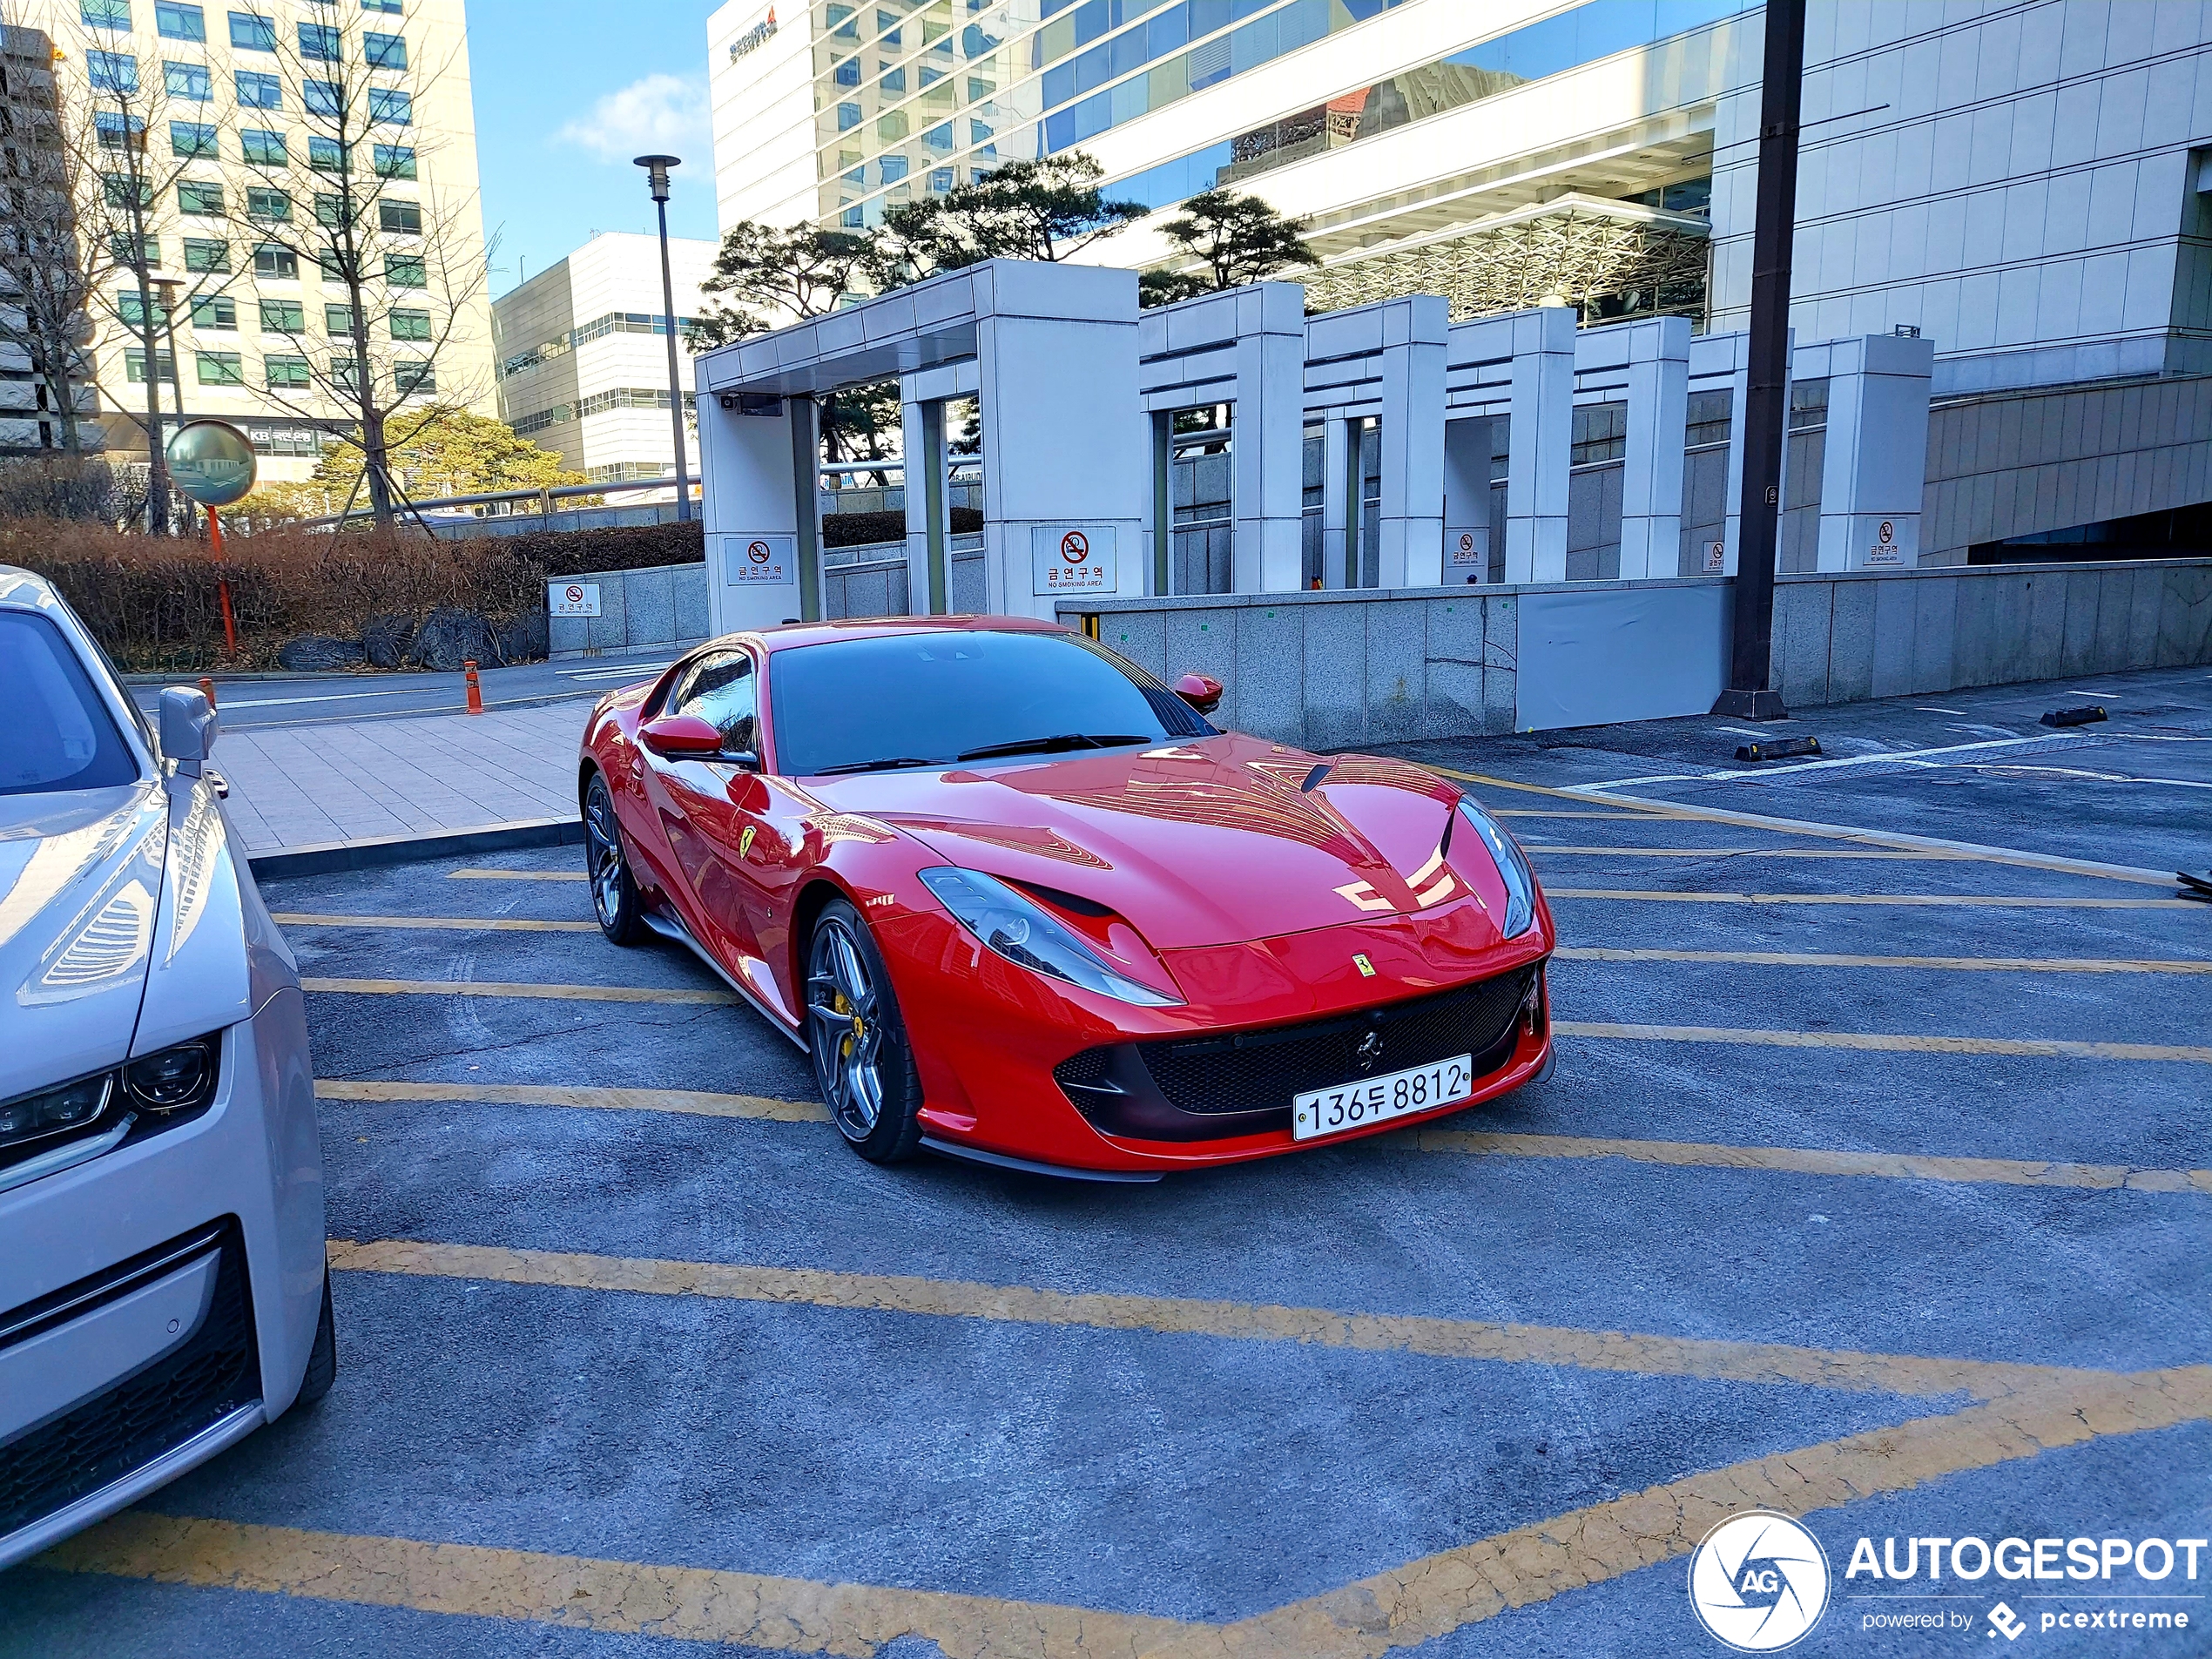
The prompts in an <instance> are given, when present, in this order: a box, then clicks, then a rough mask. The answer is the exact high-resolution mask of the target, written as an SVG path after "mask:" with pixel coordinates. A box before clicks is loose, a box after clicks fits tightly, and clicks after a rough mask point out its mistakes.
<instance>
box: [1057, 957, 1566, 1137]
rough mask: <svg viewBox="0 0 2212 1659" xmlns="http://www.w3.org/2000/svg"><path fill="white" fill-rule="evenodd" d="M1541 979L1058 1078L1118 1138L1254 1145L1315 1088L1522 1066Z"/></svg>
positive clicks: (1062, 1071)
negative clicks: (1518, 1046)
mask: <svg viewBox="0 0 2212 1659" xmlns="http://www.w3.org/2000/svg"><path fill="white" fill-rule="evenodd" d="M1539 972H1541V968H1539V967H1537V966H1535V965H1532V966H1530V967H1527V968H1520V969H1517V970H1515V971H1514V972H1513V973H1510V974H1501V975H1500V976H1498V977H1497V978H1495V979H1489V980H1480V981H1476V982H1475V983H1474V984H1471V985H1462V986H1459V987H1456V988H1453V989H1452V990H1449V991H1440V992H1438V993H1436V994H1434V995H1429V996H1422V997H1415V998H1413V999H1411V1000H1409V1001H1404V1002H1393V1003H1388V1004H1386V1005H1385V1006H1383V1007H1380V1008H1364V1009H1361V1010H1359V1012H1357V1013H1354V1014H1345V1015H1332V1016H1331V1017H1330V1018H1328V1019H1325V1020H1310V1021H1307V1022H1304V1023H1302V1024H1298V1025H1289V1026H1273V1027H1270V1028H1265V1029H1263V1030H1258V1031H1237V1032H1225V1033H1223V1034H1222V1035H1217V1036H1204V1037H1174V1038H1163V1039H1159V1040H1157V1041H1154V1042H1133V1043H1122V1044H1114V1045H1109V1046H1108V1047H1105V1048H1099V1049H1084V1050H1083V1051H1082V1053H1081V1054H1078V1055H1071V1056H1069V1058H1068V1059H1066V1060H1063V1061H1062V1062H1060V1064H1059V1065H1057V1066H1055V1067H1054V1068H1053V1076H1054V1078H1055V1080H1056V1081H1057V1082H1059V1084H1060V1086H1061V1088H1062V1090H1063V1091H1064V1092H1066V1094H1067V1096H1068V1098H1069V1100H1070V1101H1072V1102H1073V1103H1075V1105H1076V1109H1077V1110H1079V1111H1081V1112H1082V1113H1083V1114H1084V1116H1087V1117H1089V1119H1090V1120H1091V1121H1092V1122H1093V1123H1096V1124H1097V1125H1098V1126H1099V1127H1100V1128H1102V1129H1103V1130H1106V1131H1107V1132H1108V1133H1109V1134H1125V1135H1130V1136H1136V1137H1138V1138H1159V1139H1173V1140H1198V1139H1209V1138H1217V1137H1218V1136H1224V1135H1247V1134H1251V1133H1255V1132H1257V1131H1258V1130H1264V1129H1267V1128H1270V1127H1279V1126H1280V1125H1281V1124H1287V1123H1289V1122H1290V1116H1291V1097H1292V1096H1296V1095H1301V1094H1304V1093H1305V1092H1306V1091H1307V1090H1309V1089H1332V1088H1334V1087H1336V1086H1337V1085H1339V1084H1340V1083H1346V1082H1352V1081H1354V1080H1356V1079H1358V1078H1360V1077H1369V1076H1381V1075H1382V1074H1384V1073H1386V1072H1393V1071H1403V1070H1406V1069H1409V1068H1411V1067H1414V1066H1425V1065H1430V1064H1433V1063H1434V1062H1437V1061H1440V1060H1448V1059H1450V1058H1452V1056H1453V1055H1462V1054H1466V1055H1474V1064H1475V1075H1476V1076H1487V1075H1488V1074H1489V1073H1490V1072H1493V1071H1495V1070H1496V1069H1498V1068H1499V1067H1501V1066H1503V1065H1505V1064H1506V1063H1507V1062H1508V1061H1509V1060H1510V1059H1511V1058H1512V1057H1513V1047H1514V1045H1513V1035H1514V1020H1515V1018H1516V1016H1517V1015H1519V1013H1520V1011H1521V1004H1522V1002H1523V1001H1525V1000H1526V998H1527V995H1528V994H1529V991H1530V988H1531V987H1532V985H1533V984H1534V981H1535V979H1536V976H1537V974H1539ZM1231 1120H1234V1121H1233V1122H1232V1121H1231ZM1278 1120H1279V1123H1278Z"/></svg>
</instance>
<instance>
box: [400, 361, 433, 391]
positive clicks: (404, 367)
mask: <svg viewBox="0 0 2212 1659" xmlns="http://www.w3.org/2000/svg"><path fill="white" fill-rule="evenodd" d="M392 387H393V389H394V390H395V391H396V392H398V394H399V395H401V397H413V396H415V395H417V394H418V393H423V394H427V393H430V392H435V391H436V390H437V389H438V372H437V370H436V369H435V368H434V367H433V366H432V365H430V364H428V363H421V362H415V361H406V360H403V361H400V362H396V363H395V364H393V365H392Z"/></svg>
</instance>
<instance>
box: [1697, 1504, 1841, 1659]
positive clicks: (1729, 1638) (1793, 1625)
mask: <svg viewBox="0 0 2212 1659" xmlns="http://www.w3.org/2000/svg"><path fill="white" fill-rule="evenodd" d="M1828 1588H1829V1572H1828V1556H1827V1553H1826V1552H1825V1551H1824V1550H1823V1549H1822V1548H1820V1541H1819V1540H1818V1539H1817V1538H1815V1537H1814V1536H1813V1535H1812V1534H1811V1533H1810V1532H1808V1531H1807V1530H1806V1529H1805V1528H1804V1527H1802V1526H1800V1525H1799V1524H1798V1523H1797V1521H1792V1520H1791V1518H1790V1517H1789V1516H1787V1515H1780V1514H1773V1513H1771V1512H1770V1511H1768V1510H1764V1509H1750V1510H1746V1511H1744V1512H1743V1514H1735V1515H1730V1517H1729V1518H1728V1519H1727V1520H1726V1521H1723V1522H1721V1524H1720V1525H1719V1526H1717V1527H1714V1528H1713V1530H1712V1531H1711V1532H1710V1533H1708V1534H1705V1541H1704V1542H1703V1543H1701V1544H1699V1545H1698V1546H1697V1548H1696V1552H1695V1553H1694V1554H1691V1556H1690V1558H1689V1605H1690V1607H1691V1608H1693V1609H1694V1610H1695V1611H1696V1615H1697V1620H1698V1622H1699V1623H1701V1624H1703V1626H1704V1627H1705V1629H1706V1630H1707V1632H1708V1633H1709V1634H1710V1635H1712V1636H1713V1637H1714V1638H1715V1639H1716V1641H1719V1642H1725V1643H1726V1644H1727V1645H1728V1646H1730V1647H1731V1648H1733V1649H1736V1650H1737V1652H1738V1653H1777V1652H1779V1651H1780V1650H1781V1649H1784V1648H1786V1647H1789V1646H1790V1645H1791V1643H1793V1642H1799V1641H1802V1640H1803V1639H1804V1637H1805V1636H1806V1635H1810V1634H1811V1630H1812V1628H1813V1627H1814V1626H1815V1625H1817V1624H1818V1623H1819V1622H1820V1615H1822V1614H1824V1613H1825V1612H1826V1611H1827V1610H1828Z"/></svg>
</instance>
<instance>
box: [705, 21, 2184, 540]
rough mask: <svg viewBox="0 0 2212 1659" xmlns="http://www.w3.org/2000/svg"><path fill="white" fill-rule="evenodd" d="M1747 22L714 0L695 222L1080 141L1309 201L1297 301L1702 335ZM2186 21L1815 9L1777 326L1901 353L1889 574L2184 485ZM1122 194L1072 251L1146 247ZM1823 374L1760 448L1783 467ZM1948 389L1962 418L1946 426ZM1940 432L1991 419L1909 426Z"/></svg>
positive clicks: (2162, 504) (1125, 171)
mask: <svg viewBox="0 0 2212 1659" xmlns="http://www.w3.org/2000/svg"><path fill="white" fill-rule="evenodd" d="M2208 30H2212V24H2208V22H2207V14H2206V12H2205V10H2204V9H2203V8H2202V7H2201V6H2199V5H2196V4H2195V3H2184V0H2118V3H2104V0H1979V3H1973V0H1968V3H1956V4H1946V5H1936V4H1919V3H1905V0H1824V3H1816V4H1814V5H1813V6H1812V7H1811V20H1810V27H1809V34H1808V40H1807V48H1806V63H1805V75H1804V124H1805V125H1804V141H1803V159H1802V170H1801V178H1800V184H1799V188H1798V199H1797V214H1798V230H1797V241H1796V252H1795V278H1794V286H1793V290H1792V293H1793V303H1792V310H1791V320H1792V323H1793V325H1794V327H1795V328H1796V330H1797V338H1798V339H1799V341H1805V342H1821V341H1833V340H1839V339H1844V338H1850V337H1861V336H1864V335H1866V334H1892V333H1897V332H1908V333H1910V332H1917V334H1919V336H1920V337H1921V338H1923V339H1925V340H1927V341H1931V342H1932V345H1933V347H1934V354H1935V358H1934V371H1933V379H1932V391H1933V394H1934V395H1935V398H1936V400H1937V412H1938V418H1937V419H1936V420H1935V421H1933V422H1932V426H1931V431H1932V434H1933V436H1932V439H1931V445H1932V448H1931V453H1930V455H1929V458H1928V484H1929V500H1928V510H1927V519H1926V523H1925V526H1924V533H1923V536H1922V541H1921V545H1920V550H1919V557H1920V559H1921V561H1922V562H1923V563H1933V562H1958V561H1960V560H1963V559H1965V558H1966V557H1967V556H1969V553H1970V550H1973V549H1974V548H1977V547H1980V548H1985V549H1986V548H1990V547H1993V546H1995V545H1996V544H1998V543H2010V542H2015V541H2018V540H2019V539H2020V538H2023V537H2037V536H2050V535H2060V536H2066V535H2076V534H2078V535H2079V536H2081V537H2083V538H2085V539H2087V540H2089V541H2092V542H2094V541H2099V540H2102V541H2106V542H2107V543H2110V542H2114V541H2118V542H2121V543H2127V542H2128V541H2130V539H2131V538H2134V537H2138V536H2148V535H2150V534H2152V531H2151V530H2150V529H2146V528H2145V527H2144V526H2143V525H2142V524H2140V523H2133V522H2134V521H2137V520H2141V519H2144V518H2145V517H2146V516H2148V515H2153V514H2158V513H2168V512H2170V511H2172V510H2173V509H2178V508H2182V507H2188V506H2191V505H2195V504H2197V503H2201V502H2208V501H2212V446H2208V444H2207V443H2205V442H2198V441H2197V434H2198V432H2199V431H2200V430H2201V429H2202V419H2201V417H2202V415H2203V414H2204V413H2205V412H2206V410H2207V408H2212V402H2209V401H2208V400H2206V399H2205V398H2203V397H2202V396H2200V395H2199V393H2200V391H2201V390H2202V387H2203V386H2204V385H2206V384H2209V383H2212V382H2202V381H2198V380H2197V379H2196V378H2195V377H2197V376H2199V375H2202V374H2206V373H2207V372H2208V371H2209V370H2212V361H2208V354H2209V353H2212V221H2208V219H2207V218H2206V208H2205V200H2204V198H2203V196H2202V195H2201V194H2200V193H2199V188H2198V187H2199V185H2200V184H2201V183H2202V184H2205V185H2212V172H2207V171H2206V167H2205V162H2206V148H2205V147H2206V146H2207V145H2212V64H2208V45H2212V35H2209V34H2208ZM1763 31H1764V10H1763V8H1759V7H1744V6H1742V5H1740V4H1738V3H1737V0H1588V3H1583V4H1579V5H1559V4H1556V3H1545V0H1498V3H1483V4H1479V5H1478V4H1473V3H1467V0H1174V3H1146V0H1084V3H1080V4H1076V3H1056V0H957V3H954V4H947V3H943V0H936V3H919V0H867V3H863V4H846V3H816V4H813V5H810V6H803V7H802V6H797V5H788V4H787V5H786V6H784V7H783V8H782V9H781V11H780V13H779V12H777V11H775V10H771V9H767V8H762V7H758V6H755V5H752V4H750V3H745V0H736V3H732V4H730V5H726V6H725V7H723V8H722V9H721V10H718V11H717V12H716V13H714V15H713V16H712V17H711V19H710V20H709V24H708V36H707V47H708V52H709V68H710V75H711V84H712V103H713V111H714V120H715V135H716V154H717V176H718V198H719V201H720V206H721V212H722V214H723V219H724V222H725V223H728V222H729V221H731V220H732V219H738V218H751V219H762V220H765V221H766V222H769V223H773V224H784V223H790V222H793V221H795V220H799V219H809V220H812V221H813V222H815V223H817V224H820V225H824V226H850V227H866V226H869V225H872V224H873V223H876V222H878V221H879V220H880V217H881V215H882V213H883V212H884V210H885V209H886V208H887V206H891V205H893V204H894V203H896V202H899V201H901V200H905V199H911V198H912V197H914V196H915V195H917V194H921V193H927V192H943V191H945V190H948V189H949V188H951V187H952V186H953V185H954V184H955V183H957V182H959V181H961V180H962V179H968V178H972V177H974V175H975V174H977V173H978V172H989V171H990V170H992V169H993V168H995V167H996V166H998V165H1002V164H1003V163H1004V162H1005V161H1007V160H1008V159H1011V158H1016V157H1036V156H1041V155H1053V154H1060V153H1064V152H1070V151H1074V150H1082V151H1083V152H1087V153H1089V154H1090V155H1091V156H1094V157H1095V158H1097V160H1098V161H1099V162H1100V163H1101V164H1102V165H1103V167H1104V168H1105V171H1106V174H1107V178H1108V180H1109V194H1110V195H1113V196H1116V197H1120V198H1124V199H1136V200H1139V201H1141V202H1143V203H1144V204H1145V205H1146V206H1150V207H1153V208H1155V209H1160V210H1165V209H1169V208H1171V207H1172V206H1174V205H1175V204H1176V203H1177V202H1178V201H1180V200H1182V199H1184V198H1186V197H1188V196H1190V194H1192V193H1194V192H1197V191H1200V190H1204V189H1208V188H1211V187H1215V186H1217V185H1227V186H1232V187H1234V188H1237V189H1239V190H1244V191H1249V192H1254V193H1257V194H1259V195H1261V196H1264V198H1265V199H1267V200H1268V201H1270V202H1271V204H1272V205H1273V206H1276V207H1277V208H1278V209H1279V210H1280V211H1282V212H1285V213H1289V214H1291V215H1295V216H1298V217H1299V218H1302V219H1305V220H1306V221H1307V223H1308V225H1309V226H1310V227H1311V243H1312V246H1313V247H1314V248H1315V250H1316V251H1317V252H1318V253H1320V254H1321V255H1322V257H1323V260H1324V261H1325V264H1324V266H1323V267H1322V268H1321V269H1320V270H1318V272H1314V273H1310V274H1308V275H1306V276H1305V278H1304V279H1303V280H1305V287H1306V293H1307V298H1308V303H1309V305H1310V306H1312V307H1315V308H1318V309H1333V308H1338V307H1348V306H1356V305H1360V304H1364V303H1367V302H1370V301H1372V300H1381V299H1386V298H1390V297H1393V296H1397V295H1402V294H1410V293H1433V294H1439V295H1441V296H1443V297H1444V298H1445V299H1446V300H1447V301H1448V303H1449V307H1450V314H1451V316H1452V318H1453V320H1454V321H1459V320H1467V319H1469V318H1474V317H1479V316H1483V315H1487V314H1497V313H1502V312H1507V311H1511V310H1515V309H1519V308H1522V307H1530V306H1534V305H1537V304H1540V303H1546V302H1551V303H1557V302H1560V301H1564V302H1566V303H1568V304H1569V305H1571V306H1573V307H1575V308H1576V310H1577V312H1578V314H1579V315H1580V317H1581V320H1582V322H1583V323H1584V324H1585V325H1586V326H1590V325H1597V324H1602V323H1604V322H1608V321H1612V320H1622V319H1634V318H1637V317H1643V316H1651V315H1683V316H1687V317H1689V319H1690V320H1691V321H1692V324H1693V326H1694V327H1696V329H1697V330H1698V331H1699V332H1700V333H1701V334H1729V333H1731V332H1737V331H1740V330H1742V329H1743V327H1744V326H1745V321H1746V319H1747V316H1748V308H1749V302H1750V239H1751V228H1752V212H1753V202H1754V194H1755V188H1756V172H1757V169H1756V165H1755V162H1756V149H1755V145H1754V144H1753V142H1752V141H1753V139H1754V138H1755V137H1756V134H1757V125H1758V105H1759V76H1760V66H1761V51H1762V42H1763ZM1158 217H1159V216H1158V215H1156V217H1155V219H1153V220H1151V221H1148V222H1147V223H1145V224H1143V225H1140V226H1136V228H1134V229H1132V230H1130V231H1129V232H1126V233H1123V234H1122V235H1120V236H1117V237H1115V238H1113V239H1109V240H1107V241H1104V242H1102V243H1099V244H1096V245H1095V246H1094V247H1092V248H1091V249H1089V250H1086V252H1085V253H1083V254H1082V256H1081V257H1082V258H1083V259H1085V260H1095V261H1098V262H1103V263H1112V264H1123V265H1133V266H1149V265H1153V264H1157V263H1163V262H1169V261H1170V260H1171V257H1172V250H1171V248H1170V246H1169V245H1167V244H1166V243H1165V242H1164V240H1163V239H1161V238H1160V236H1159V235H1158V233H1157V228H1156V226H1157V219H1158ZM1819 391H1820V388H1817V387H1815V386H1812V385H1810V384H1809V385H1807V386H1806V387H1805V388H1804V394H1803V396H1802V397H1801V398H1800V400H1799V408H1797V413H1796V416H1795V421H1794V423H1793V428H1792V431H1793V438H1792V444H1791V448H1792V451H1793V454H1797V455H1809V456H1816V457H1817V441H1818V435H1819V432H1820V428H1821V426H1822V420H1821V408H1822V405H1821V404H1820V401H1819ZM1959 400H1982V401H1985V402H1988V403H1989V407H1988V408H1986V409H1984V410H1983V411H1982V414H1981V416H1979V417H1977V418H1974V419H1972V420H1967V419H1955V420H1946V419H1944V418H1943V413H1944V411H1945V410H1946V408H1948V407H1950V406H1951V405H1952V404H1953V403H1956V402H1957V401H1959ZM1991 400H1994V401H1991ZM1729 415H1730V411H1727V410H1723V409H1721V408H1719V407H1718V405H1717V404H1706V405H1701V407H1700V408H1699V409H1697V410H1695V411H1693V412H1692V415H1691V417H1690V418H1691V420H1692V421H1693V422H1695V423H1697V424H1700V425H1701V426H1703V427H1706V428H1713V429H1714V430H1721V431H1724V427H1723V426H1722V424H1721V423H1722V422H1724V421H1726V420H1727V419H1728V418H1729ZM1967 430H1971V431H1975V432H1985V431H1986V432H1987V433H1989V434H1991V435H1992V436H1991V439H1990V442H1989V443H1988V444H1986V445H1985V444H1981V443H1979V442H1978V443H1977V444H1976V445H1974V446H1973V453H1971V454H1968V453H1964V452H1961V453H1950V452H1949V451H1947V450H1943V449H1941V448H1940V446H1941V444H1942V443H1944V442H1946V440H1945V439H1944V436H1943V435H1944V434H1946V433H1956V432H1959V431H1967ZM1597 441H1598V439H1597V437H1596V436H1594V435H1578V442H1597ZM2137 451H2141V452H2146V457H2145V458H2144V459H2142V460H2141V462H2140V463H2139V462H2137V461H2136V460H2135V459H2134V458H2132V456H2133V455H2134V452H2137ZM1801 482H1803V480H1802V478H1801ZM1799 504H1800V505H1803V504H1804V503H1803V502H1799ZM2122 521H2128V522H2129V523H2131V524H2132V525H2133V527H2132V528H2128V526H2126V525H2122V524H2121V522H2122ZM2116 525H2120V526H2121V528H2120V529H2114V526H2116ZM2099 527H2102V528H2099ZM1808 556H1809V555H1808ZM1785 565H1786V555H1785Z"/></svg>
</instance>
